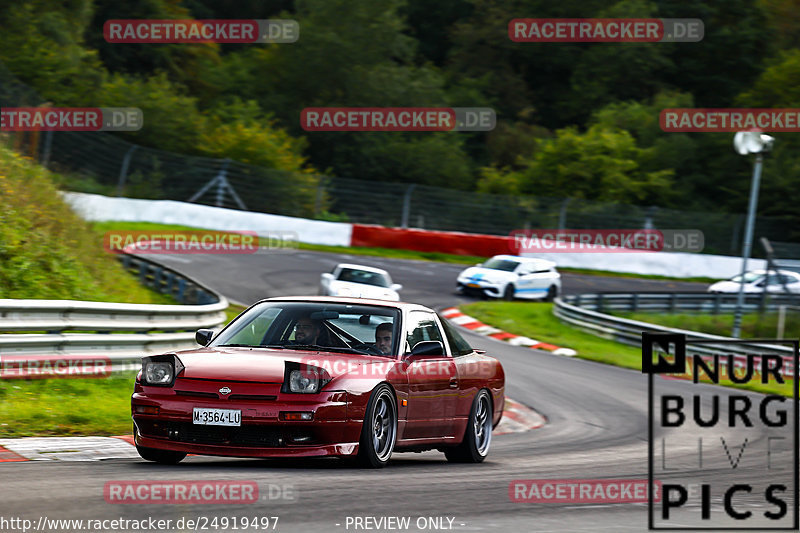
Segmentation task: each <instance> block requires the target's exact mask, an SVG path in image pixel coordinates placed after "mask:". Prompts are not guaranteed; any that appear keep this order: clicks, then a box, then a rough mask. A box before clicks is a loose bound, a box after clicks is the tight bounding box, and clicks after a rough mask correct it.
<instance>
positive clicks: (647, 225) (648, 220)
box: [644, 205, 658, 229]
mask: <svg viewBox="0 0 800 533" xmlns="http://www.w3.org/2000/svg"><path fill="white" fill-rule="evenodd" d="M656 211H658V207H656V206H654V205H651V206H650V207H648V208H647V214H646V215H645V218H644V229H653V216H654V215H655V214H656Z"/></svg>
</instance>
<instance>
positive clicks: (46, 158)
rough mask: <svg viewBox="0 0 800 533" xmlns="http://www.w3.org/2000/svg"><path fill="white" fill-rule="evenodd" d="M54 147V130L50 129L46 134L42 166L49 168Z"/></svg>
mask: <svg viewBox="0 0 800 533" xmlns="http://www.w3.org/2000/svg"><path fill="white" fill-rule="evenodd" d="M52 147H53V130H50V131H48V132H47V133H46V134H45V136H44V149H43V150H42V166H43V167H44V168H47V164H48V163H50V150H51V149H52Z"/></svg>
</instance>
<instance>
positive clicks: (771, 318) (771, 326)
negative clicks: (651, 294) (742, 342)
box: [611, 311, 800, 339]
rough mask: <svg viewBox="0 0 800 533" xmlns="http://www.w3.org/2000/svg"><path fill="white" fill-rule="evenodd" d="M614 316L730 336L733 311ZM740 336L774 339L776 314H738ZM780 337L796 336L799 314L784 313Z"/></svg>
mask: <svg viewBox="0 0 800 533" xmlns="http://www.w3.org/2000/svg"><path fill="white" fill-rule="evenodd" d="M611 314H613V315H614V316H618V317H621V318H629V319H631V320H639V321H641V322H650V323H653V324H660V325H662V326H667V327H670V328H678V329H688V330H691V331H699V332H701V333H709V334H711V335H722V336H725V337H730V335H731V330H732V329H733V314H718V315H705V314H703V315H700V314H688V313H682V314H677V313H676V314H662V313H625V312H621V311H614V312H613V313H611ZM741 331H742V334H741V337H742V338H750V339H754V338H775V337H776V335H777V331H778V315H777V313H772V312H770V313H764V314H758V313H749V314H746V315H743V316H742V330H741ZM783 336H784V338H790V339H792V338H794V339H796V338H798V337H800V315H798V314H797V313H787V315H786V322H785V324H784V335H783Z"/></svg>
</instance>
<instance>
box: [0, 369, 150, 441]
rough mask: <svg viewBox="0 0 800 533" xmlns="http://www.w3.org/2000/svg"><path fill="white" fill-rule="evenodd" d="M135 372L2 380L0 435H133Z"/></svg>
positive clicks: (0, 390) (0, 388) (0, 384)
mask: <svg viewBox="0 0 800 533" xmlns="http://www.w3.org/2000/svg"><path fill="white" fill-rule="evenodd" d="M135 376H136V372H125V373H120V374H116V375H113V376H111V377H107V378H65V379H30V380H23V379H0V437H30V436H74V435H104V436H108V435H125V434H129V433H130V432H131V413H130V409H131V407H130V404H131V394H132V393H133V380H134V378H135Z"/></svg>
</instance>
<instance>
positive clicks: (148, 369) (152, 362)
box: [142, 354, 183, 387]
mask: <svg viewBox="0 0 800 533" xmlns="http://www.w3.org/2000/svg"><path fill="white" fill-rule="evenodd" d="M181 370H183V364H181V361H180V359H178V357H177V356H176V355H175V354H165V355H157V356H154V357H143V358H142V385H148V386H151V387H171V386H172V384H173V383H174V382H175V377H176V376H177V375H178V374H179V373H180V372H181Z"/></svg>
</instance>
